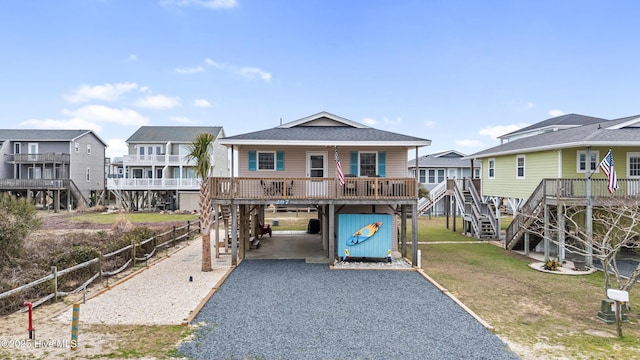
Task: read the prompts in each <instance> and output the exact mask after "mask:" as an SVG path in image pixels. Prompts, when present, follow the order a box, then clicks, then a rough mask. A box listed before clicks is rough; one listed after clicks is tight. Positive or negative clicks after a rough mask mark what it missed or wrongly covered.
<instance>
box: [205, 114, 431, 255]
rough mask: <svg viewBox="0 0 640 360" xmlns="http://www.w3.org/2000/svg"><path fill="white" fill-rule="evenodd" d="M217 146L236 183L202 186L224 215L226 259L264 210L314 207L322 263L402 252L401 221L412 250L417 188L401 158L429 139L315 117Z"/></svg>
mask: <svg viewBox="0 0 640 360" xmlns="http://www.w3.org/2000/svg"><path fill="white" fill-rule="evenodd" d="M220 143H221V144H222V145H226V146H228V147H230V148H231V149H232V154H234V155H233V156H237V169H235V171H236V172H237V176H232V177H216V178H211V179H210V181H211V189H212V190H211V191H212V201H213V202H214V204H216V207H218V206H219V207H221V208H223V209H225V208H226V209H228V210H227V211H229V212H230V219H231V220H230V221H231V223H232V225H231V226H229V229H230V232H231V234H230V237H231V238H232V239H233V241H232V245H233V249H234V252H233V254H234V255H233V256H234V258H236V256H237V255H239V256H240V257H244V252H245V250H246V249H247V248H248V247H249V242H250V239H251V238H252V237H254V236H256V234H257V230H256V229H259V225H260V224H261V223H263V220H264V211H265V207H266V206H268V205H269V204H276V205H286V206H305V207H315V208H317V210H318V217H319V219H318V223H319V225H318V230H319V232H320V234H321V235H319V236H321V240H322V244H323V249H324V250H323V251H324V253H323V254H321V255H322V256H324V257H325V258H327V260H328V261H329V262H333V260H334V259H336V258H344V257H345V256H349V255H350V256H352V257H373V258H384V257H386V256H387V254H388V253H389V252H390V251H395V250H402V251H404V252H406V235H407V219H408V215H409V214H410V215H413V216H412V217H411V224H412V225H411V226H412V228H413V231H412V234H413V238H412V243H413V250H414V252H415V251H417V250H416V249H417V220H416V215H417V200H418V198H417V181H416V178H414V177H409V176H407V167H408V152H409V151H412V152H415V154H416V156H417V153H418V149H419V148H420V147H422V146H428V145H430V143H431V141H430V140H427V139H422V138H418V137H414V136H408V135H402V134H397V133H392V132H388V131H383V130H378V129H374V128H371V127H369V126H366V125H363V124H360V123H357V122H354V121H351V120H348V119H345V118H342V117H340V116H336V115H333V114H330V113H327V112H321V113H318V114H315V115H311V116H308V117H305V118H302V119H299V120H296V121H292V122H289V123H286V124H282V125H280V126H276V127H274V128H270V129H266V130H261V131H255V132H251V133H246V134H241V135H236V136H230V137H226V138H223V139H221V141H220ZM338 165H339V166H338ZM339 169H341V172H340V171H339ZM223 211H224V210H223ZM398 242H400V243H401V245H400V248H398ZM402 244H404V246H403V245H402ZM236 246H239V248H238V249H236ZM238 250H239V254H238V253H236V251H238ZM412 258H413V259H414V262H415V261H416V256H415V254H414V255H413V257H412Z"/></svg>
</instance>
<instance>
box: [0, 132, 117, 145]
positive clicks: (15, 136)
mask: <svg viewBox="0 0 640 360" xmlns="http://www.w3.org/2000/svg"><path fill="white" fill-rule="evenodd" d="M87 133H93V132H92V131H91V130H59V129H0V141H73V140H75V139H77V138H78V137H80V136H83V135H85V134H87ZM93 135H94V136H95V137H96V138H97V139H98V140H100V141H101V142H102V143H103V144H104V145H106V143H105V142H104V141H102V140H101V139H100V138H99V137H98V136H97V135H96V134H95V133H93Z"/></svg>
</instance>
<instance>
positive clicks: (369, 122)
mask: <svg viewBox="0 0 640 360" xmlns="http://www.w3.org/2000/svg"><path fill="white" fill-rule="evenodd" d="M362 122H363V123H365V124H367V125H371V126H373V125H375V124H377V123H378V120H376V119H373V118H364V119H362Z"/></svg>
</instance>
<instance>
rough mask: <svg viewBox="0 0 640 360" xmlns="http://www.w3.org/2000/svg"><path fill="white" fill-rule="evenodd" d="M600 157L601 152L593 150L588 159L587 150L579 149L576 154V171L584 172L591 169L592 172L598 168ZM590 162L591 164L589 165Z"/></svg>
mask: <svg viewBox="0 0 640 360" xmlns="http://www.w3.org/2000/svg"><path fill="white" fill-rule="evenodd" d="M599 158H600V152H598V151H591V152H590V159H589V160H587V152H586V151H578V153H577V156H576V163H577V164H576V172H578V173H584V172H586V171H587V169H590V170H591V171H592V172H595V171H597V170H598V159H599ZM587 163H590V164H591V165H590V166H589V165H587Z"/></svg>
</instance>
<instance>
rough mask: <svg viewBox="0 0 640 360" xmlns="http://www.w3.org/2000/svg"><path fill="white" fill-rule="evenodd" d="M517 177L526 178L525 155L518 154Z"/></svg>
mask: <svg viewBox="0 0 640 360" xmlns="http://www.w3.org/2000/svg"><path fill="white" fill-rule="evenodd" d="M516 177H517V178H519V179H524V155H518V156H516Z"/></svg>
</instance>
